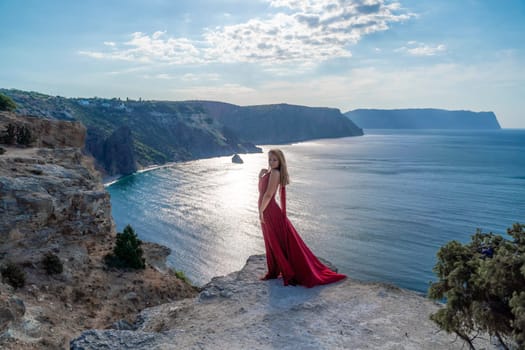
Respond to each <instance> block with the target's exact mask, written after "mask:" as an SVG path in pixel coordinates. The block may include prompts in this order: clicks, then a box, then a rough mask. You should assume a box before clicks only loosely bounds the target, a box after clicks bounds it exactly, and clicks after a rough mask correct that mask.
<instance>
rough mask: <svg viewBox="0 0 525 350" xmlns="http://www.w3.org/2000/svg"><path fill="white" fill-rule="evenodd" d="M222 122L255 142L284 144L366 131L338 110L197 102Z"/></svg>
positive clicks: (242, 136)
mask: <svg viewBox="0 0 525 350" xmlns="http://www.w3.org/2000/svg"><path fill="white" fill-rule="evenodd" d="M191 103H192V105H193V106H201V107H203V108H205V109H206V111H207V112H208V114H209V115H210V116H212V117H213V118H215V119H216V120H218V121H219V122H220V123H221V124H222V125H224V126H225V127H227V128H228V129H229V130H232V131H233V132H234V133H235V134H237V135H239V137H241V138H242V139H245V140H249V141H251V142H253V143H255V144H280V143H290V142H298V141H305V140H311V139H320V138H335V137H347V136H361V135H363V130H362V129H360V128H359V127H357V126H356V125H355V124H354V123H353V122H352V121H350V120H348V119H347V118H345V117H344V115H342V114H341V112H340V111H339V110H338V109H335V108H326V107H306V106H297V105H289V104H284V103H283V104H275V105H259V106H245V107H240V106H236V105H231V104H226V103H222V102H210V101H194V102H191Z"/></svg>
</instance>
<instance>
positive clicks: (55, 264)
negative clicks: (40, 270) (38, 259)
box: [42, 252, 64, 275]
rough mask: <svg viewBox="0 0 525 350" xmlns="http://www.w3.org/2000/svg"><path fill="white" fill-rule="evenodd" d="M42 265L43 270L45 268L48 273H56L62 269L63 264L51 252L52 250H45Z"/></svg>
mask: <svg viewBox="0 0 525 350" xmlns="http://www.w3.org/2000/svg"><path fill="white" fill-rule="evenodd" d="M42 265H44V270H46V272H47V274H48V275H56V274H59V273H62V271H64V265H63V264H62V261H60V258H59V257H58V256H56V255H55V254H53V253H52V252H47V253H46V254H45V255H44V257H43V258H42Z"/></svg>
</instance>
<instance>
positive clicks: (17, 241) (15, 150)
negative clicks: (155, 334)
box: [0, 112, 196, 349]
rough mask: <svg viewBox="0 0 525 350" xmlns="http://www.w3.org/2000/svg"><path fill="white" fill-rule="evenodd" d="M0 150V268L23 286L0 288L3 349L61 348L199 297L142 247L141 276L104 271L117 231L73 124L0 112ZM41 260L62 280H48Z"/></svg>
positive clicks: (151, 249)
mask: <svg viewBox="0 0 525 350" xmlns="http://www.w3.org/2000/svg"><path fill="white" fill-rule="evenodd" d="M13 131H15V132H13ZM17 135H18V136H17ZM13 136H15V137H13ZM0 140H1V141H0V148H1V150H0V265H1V266H2V267H5V266H7V264H8V263H9V262H10V263H13V264H15V265H17V266H18V267H19V268H20V269H21V270H22V271H23V272H24V273H25V276H26V278H25V279H26V282H25V286H23V287H21V288H17V289H15V288H14V287H12V286H11V285H10V284H8V283H7V282H8V281H7V280H6V279H5V278H2V282H1V283H0V348H2V349H57V348H65V347H67V346H68V343H69V340H70V339H71V338H72V337H75V336H78V334H80V332H81V331H83V330H85V329H88V328H106V327H109V326H111V325H112V324H113V323H114V322H116V321H118V320H120V319H126V320H128V321H129V322H131V321H133V320H134V318H135V315H136V313H137V312H139V311H140V310H142V309H143V308H145V307H146V306H153V305H157V304H160V303H165V302H168V301H173V300H175V299H178V298H181V297H188V296H192V295H195V293H196V291H195V289H194V288H193V287H191V286H189V285H187V284H186V283H184V282H182V281H181V280H179V279H178V278H176V276H175V274H174V273H173V272H171V271H169V270H168V269H167V268H166V266H165V265H164V262H165V258H166V257H167V255H168V254H169V249H167V248H165V247H161V246H158V245H155V244H149V243H145V244H144V250H145V256H146V262H147V268H146V269H145V270H140V271H121V270H111V269H110V270H108V269H107V268H106V267H105V265H104V263H103V258H104V256H105V255H106V254H107V253H109V252H110V251H111V250H112V248H113V244H114V240H115V234H116V233H115V225H114V222H113V219H112V217H111V204H110V198H109V194H108V193H107V192H106V191H105V189H104V187H103V185H102V181H101V176H100V174H99V172H98V171H96V170H95V168H94V165H93V159H92V158H90V157H86V156H84V155H83V154H82V152H81V147H82V146H83V144H84V140H85V128H84V127H83V126H82V125H81V124H80V123H79V122H66V121H57V120H46V119H41V118H32V117H24V116H16V115H14V114H11V113H7V112H0ZM47 253H53V254H55V255H56V256H57V257H58V258H59V259H60V261H61V262H62V264H63V272H62V273H59V274H56V275H48V274H47V273H46V271H45V269H44V266H43V263H42V259H43V257H44V256H45V254H47ZM121 324H125V323H121Z"/></svg>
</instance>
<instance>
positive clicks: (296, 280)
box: [259, 172, 346, 288]
mask: <svg viewBox="0 0 525 350" xmlns="http://www.w3.org/2000/svg"><path fill="white" fill-rule="evenodd" d="M269 179H270V175H269V172H268V173H266V174H265V175H264V176H263V177H261V178H259V206H260V205H261V202H262V198H263V195H264V193H265V192H266V188H267V187H268V182H269ZM280 188H281V194H280V196H281V207H279V205H277V202H276V201H275V194H274V195H273V197H272V199H271V200H270V203H269V204H268V206H267V207H266V209H265V210H264V212H263V217H264V223H261V227H262V232H263V237H264V245H265V247H266V262H267V264H268V273H267V275H266V276H265V277H264V279H272V278H277V277H279V275H281V276H282V278H283V283H284V285H285V286H287V285H289V284H290V285H296V284H300V285H303V286H305V287H308V288H310V287H313V286H316V285H320V284H328V283H332V282H337V281H339V280H342V279H344V278H345V277H346V276H345V275H343V274H339V273H336V272H333V271H332V270H330V269H329V268H328V267H326V266H325V265H324V264H323V263H321V262H320V261H319V259H317V257H316V256H315V255H314V254H313V253H312V251H311V250H310V249H309V248H308V247H307V246H306V244H305V243H304V242H303V240H302V239H301V237H300V236H299V234H298V233H297V231H296V230H295V228H294V227H293V225H292V223H291V222H290V220H288V217H287V216H286V189H285V187H282V186H280ZM276 192H277V191H276Z"/></svg>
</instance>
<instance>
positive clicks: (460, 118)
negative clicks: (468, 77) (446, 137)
mask: <svg viewBox="0 0 525 350" xmlns="http://www.w3.org/2000/svg"><path fill="white" fill-rule="evenodd" d="M345 115H346V116H347V117H348V118H350V119H351V120H352V121H353V122H354V123H356V124H357V125H359V126H360V127H361V128H363V129H465V130H469V129H473V130H480V129H481V130H491V129H500V125H499V123H498V120H497V118H496V115H495V114H494V113H493V112H471V111H447V110H442V109H431V108H426V109H390V110H382V109H356V110H354V111H350V112H347V113H345Z"/></svg>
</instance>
